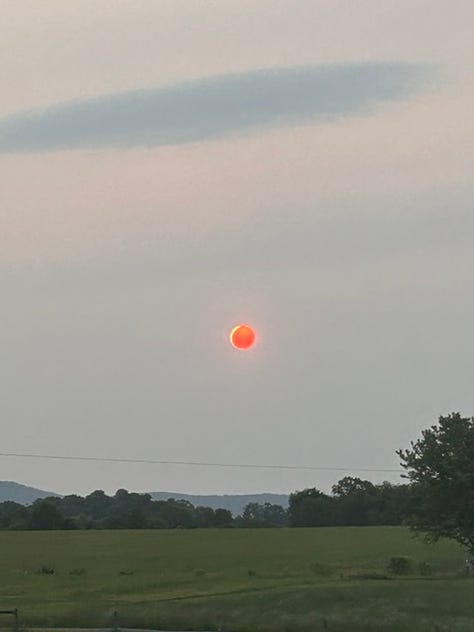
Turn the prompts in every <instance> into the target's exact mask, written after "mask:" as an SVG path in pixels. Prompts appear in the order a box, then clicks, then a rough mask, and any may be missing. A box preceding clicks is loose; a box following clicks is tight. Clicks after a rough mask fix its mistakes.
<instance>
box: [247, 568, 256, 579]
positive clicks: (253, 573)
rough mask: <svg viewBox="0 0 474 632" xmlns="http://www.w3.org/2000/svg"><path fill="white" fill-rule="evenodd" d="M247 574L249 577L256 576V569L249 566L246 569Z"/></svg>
mask: <svg viewBox="0 0 474 632" xmlns="http://www.w3.org/2000/svg"><path fill="white" fill-rule="evenodd" d="M247 575H248V576H249V577H256V576H257V571H254V570H253V568H249V570H248V571H247Z"/></svg>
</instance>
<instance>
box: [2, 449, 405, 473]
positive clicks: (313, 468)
mask: <svg viewBox="0 0 474 632" xmlns="http://www.w3.org/2000/svg"><path fill="white" fill-rule="evenodd" d="M2 456H4V457H14V458H19V459H46V460H51V461H53V460H57V461H96V462H101V463H148V464H153V465H190V466H193V467H221V468H224V467H226V468H239V469H260V470H310V471H329V472H331V471H333V472H335V471H338V472H351V471H353V472H394V473H397V474H400V473H401V472H402V470H400V469H391V468H377V467H325V466H316V465H275V464H271V465H263V464H260V463H208V462H203V461H169V460H166V461H165V460H157V459H125V458H124V459H122V458H113V457H98V456H65V455H58V454H19V453H14V452H0V457H2Z"/></svg>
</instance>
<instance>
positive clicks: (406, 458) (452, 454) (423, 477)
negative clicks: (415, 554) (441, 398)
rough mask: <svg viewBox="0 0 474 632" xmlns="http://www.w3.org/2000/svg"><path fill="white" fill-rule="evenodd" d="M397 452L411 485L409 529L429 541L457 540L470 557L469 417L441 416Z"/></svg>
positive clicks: (473, 451)
mask: <svg viewBox="0 0 474 632" xmlns="http://www.w3.org/2000/svg"><path fill="white" fill-rule="evenodd" d="M397 454H398V456H399V457H400V459H401V465H402V466H403V467H404V468H405V469H406V471H407V474H406V475H405V477H406V478H408V479H409V480H410V481H411V483H412V486H413V493H414V494H413V496H414V498H413V501H414V502H412V503H411V507H410V509H409V514H408V516H407V522H408V524H409V525H410V527H411V528H412V529H413V530H415V531H417V532H420V533H422V534H424V536H425V537H426V538H427V539H428V540H431V541H436V540H438V539H439V538H450V539H453V540H456V541H457V542H459V543H460V544H461V545H462V546H464V547H466V548H467V549H468V551H469V552H470V554H471V555H473V556H474V418H472V417H462V416H461V414H460V413H452V414H450V415H448V416H447V417H440V418H439V420H438V424H437V425H433V426H431V427H430V428H428V429H426V430H423V432H422V436H421V438H420V439H418V440H417V441H416V442H413V441H412V442H411V447H410V448H408V449H406V450H397Z"/></svg>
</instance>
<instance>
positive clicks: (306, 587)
mask: <svg viewBox="0 0 474 632" xmlns="http://www.w3.org/2000/svg"><path fill="white" fill-rule="evenodd" d="M393 556H409V557H411V558H412V559H413V560H414V562H415V563H422V562H423V563H424V564H425V566H426V565H429V567H430V569H432V575H431V576H429V577H424V576H417V575H416V574H414V575H410V576H407V577H394V576H391V575H390V574H389V573H388V571H387V567H388V563H389V560H390V558H391V557H393ZM463 560H464V555H463V552H462V551H461V550H460V549H459V548H458V547H457V546H456V545H454V544H452V543H450V542H442V543H438V544H436V545H427V544H424V543H423V542H422V541H420V540H418V539H414V538H413V537H412V536H411V535H410V534H409V532H408V531H407V530H406V529H404V528H399V527H367V528H348V527H346V528H319V529H255V530H244V529H242V530H240V529H239V530H237V529H236V530H233V529H223V530H193V531H186V530H174V531H76V532H74V531H64V532H0V609H3V608H14V607H17V608H18V609H19V612H20V620H21V624H22V625H24V626H26V627H28V626H29V627H33V626H43V627H48V626H50V627H61V626H63V627H108V626H111V624H112V617H113V612H114V611H115V610H116V611H117V612H118V623H119V625H120V626H123V627H137V628H138V627H142V628H150V629H158V628H162V629H181V630H185V629H188V630H192V629H194V630H196V629H208V630H218V629H221V630H224V631H225V630H228V631H229V632H230V631H234V632H252V631H255V632H267V631H268V632H270V631H271V632H289V631H295V632H310V631H313V630H334V631H354V632H358V631H362V630H364V631H380V632H407V631H412V630H413V631H416V632H428V631H429V632H432V631H440V632H441V631H445V632H467V631H471V630H472V631H474V581H471V580H468V579H466V578H465V577H464V575H463ZM43 567H44V569H48V570H51V569H54V574H49V573H46V572H39V571H41V569H42V568H43ZM415 568H416V566H415ZM388 580H390V581H388ZM9 623H10V622H9V621H8V619H7V618H5V617H4V618H3V619H2V621H0V625H1V624H3V625H7V624H9Z"/></svg>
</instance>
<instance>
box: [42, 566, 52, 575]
mask: <svg viewBox="0 0 474 632" xmlns="http://www.w3.org/2000/svg"><path fill="white" fill-rule="evenodd" d="M38 575H54V568H52V567H50V566H42V567H41V568H40V569H39V570H38Z"/></svg>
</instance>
